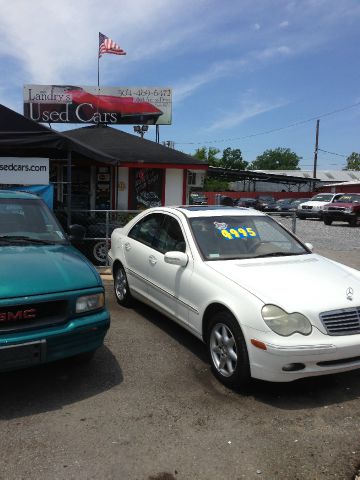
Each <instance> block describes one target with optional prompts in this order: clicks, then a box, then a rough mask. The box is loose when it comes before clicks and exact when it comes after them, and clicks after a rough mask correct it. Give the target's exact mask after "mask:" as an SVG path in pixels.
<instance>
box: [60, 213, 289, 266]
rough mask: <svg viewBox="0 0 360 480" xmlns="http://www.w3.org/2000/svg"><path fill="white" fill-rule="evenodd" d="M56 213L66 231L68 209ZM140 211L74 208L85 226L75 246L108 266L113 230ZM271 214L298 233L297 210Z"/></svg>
mask: <svg viewBox="0 0 360 480" xmlns="http://www.w3.org/2000/svg"><path fill="white" fill-rule="evenodd" d="M54 213H55V215H56V217H57V218H58V220H59V221H60V223H61V225H62V226H63V228H64V229H65V231H66V230H67V213H66V211H65V210H55V211H54ZM138 213H139V211H138V210H72V212H71V223H72V224H73V225H74V224H78V225H82V226H83V227H84V228H85V237H84V239H83V240H82V241H81V242H76V243H75V242H73V245H74V247H76V248H77V249H78V250H80V251H81V252H82V253H83V254H84V255H85V256H86V257H87V258H88V259H89V260H91V261H92V263H93V264H94V265H96V266H98V267H101V266H102V267H106V266H108V263H107V254H108V250H109V248H110V239H111V234H112V232H113V230H114V229H115V228H120V227H123V226H124V225H125V224H126V223H127V222H128V221H129V220H131V219H132V218H133V217H134V216H135V215H137V214H138ZM269 215H271V216H273V217H280V218H281V219H283V218H285V217H286V218H287V219H290V222H288V221H286V222H280V223H285V225H284V226H286V227H287V228H289V229H290V230H292V232H293V233H296V213H295V212H282V213H277V212H269ZM289 223H290V224H289Z"/></svg>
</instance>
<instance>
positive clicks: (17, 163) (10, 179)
mask: <svg viewBox="0 0 360 480" xmlns="http://www.w3.org/2000/svg"><path fill="white" fill-rule="evenodd" d="M0 183H2V184H7V185H48V183H49V159H48V158H18V157H9V158H7V157H1V158H0Z"/></svg>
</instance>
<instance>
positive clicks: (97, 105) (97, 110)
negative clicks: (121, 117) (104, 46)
mask: <svg viewBox="0 0 360 480" xmlns="http://www.w3.org/2000/svg"><path fill="white" fill-rule="evenodd" d="M99 36H100V33H99ZM97 80H98V84H97V86H98V90H97V95H96V99H97V101H96V113H97V114H98V113H99V93H100V41H99V50H98V79H97ZM96 116H97V117H98V115H96ZM98 125H99V124H98Z"/></svg>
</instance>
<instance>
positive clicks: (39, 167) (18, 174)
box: [0, 86, 208, 210]
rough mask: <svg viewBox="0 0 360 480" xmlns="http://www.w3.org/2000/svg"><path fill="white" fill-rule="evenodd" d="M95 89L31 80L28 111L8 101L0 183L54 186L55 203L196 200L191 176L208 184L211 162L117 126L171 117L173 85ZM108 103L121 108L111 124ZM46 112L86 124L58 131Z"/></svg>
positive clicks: (1, 123)
mask: <svg viewBox="0 0 360 480" xmlns="http://www.w3.org/2000/svg"><path fill="white" fill-rule="evenodd" d="M88 90H89V91H87V90H84V87H74V86H65V87H54V86H49V87H48V86H26V87H24V112H25V116H23V115H21V114H19V113H17V112H14V111H12V110H10V109H8V108H7V107H5V106H2V105H0V188H1V186H6V187H9V186H16V185H21V186H25V185H34V184H37V185H38V184H41V185H47V184H49V185H52V186H53V188H54V195H53V204H54V208H55V209H59V208H63V207H64V208H68V209H71V210H78V209H82V210H109V209H116V210H137V209H142V208H147V207H149V206H157V205H176V204H186V203H188V194H189V191H188V188H189V187H188V178H191V180H192V182H194V181H195V183H196V185H198V186H200V187H201V185H202V182H203V179H204V173H205V171H206V170H207V168H208V165H207V164H206V163H204V162H202V161H199V160H197V159H195V158H194V157H192V156H190V155H187V154H184V153H182V152H179V151H177V150H174V149H172V148H168V147H166V146H163V145H161V144H159V143H156V142H152V141H149V140H146V139H144V138H140V137H138V136H135V135H131V134H128V133H125V132H123V131H120V130H118V129H117V128H114V127H115V125H119V124H132V123H134V122H137V123H140V124H143V125H145V124H147V125H154V124H156V126H157V127H158V125H159V124H170V123H171V112H170V113H169V108H170V107H169V105H170V106H171V98H170V99H168V98H165V96H166V95H170V94H171V92H170V89H157V90H156V89H152V90H151V91H150V90H145V89H138V91H129V89H123V90H121V91H120V89H116V91H115V93H114V92H113V90H114V89H109V88H108V89H107V90H105V92H100V94H99V95H94V94H93V92H92V90H91V89H90V88H89V89H88ZM119 92H120V93H119ZM169 92H170V94H169ZM110 94H111V95H110ZM131 94H132V95H133V96H130V95H131ZM150 94H152V95H155V97H156V98H155V100H156V101H154V100H153V98H152V97H151V98H150ZM121 95H122V96H121ZM157 95H158V96H159V97H161V95H163V96H164V97H163V98H157ZM63 97H64V98H63ZM138 97H141V98H138ZM60 100H61V102H63V103H61V102H60ZM75 100H76V101H77V102H78V105H77V106H76V105H75V106H74V102H75ZM150 100H151V102H152V103H151V102H150ZM70 101H72V103H71V102H70ZM64 102H65V103H64ZM66 102H67V103H66ZM81 102H82V103H81ZM101 102H102V103H101ZM154 104H156V106H154ZM106 108H108V109H111V108H113V109H114V112H110V113H111V115H110V114H109V115H108V116H106V119H107V120H108V121H109V123H97V124H93V123H94V118H100V114H101V115H102V117H101V118H105V117H104V115H105V113H106V112H105V113H104V110H105V109H106ZM94 112H95V113H94ZM162 117H164V118H165V120H163V121H162V120H161V118H162ZM45 118H47V119H49V120H52V121H55V123H70V122H71V123H73V122H77V123H81V124H82V126H81V128H76V129H72V130H67V131H63V132H58V131H56V130H54V129H52V128H49V127H47V126H44V125H43V124H42V123H43V122H44V121H45V120H44V119H45ZM68 121H69V122H68ZM194 179H195V180H194ZM21 188H22V187H21Z"/></svg>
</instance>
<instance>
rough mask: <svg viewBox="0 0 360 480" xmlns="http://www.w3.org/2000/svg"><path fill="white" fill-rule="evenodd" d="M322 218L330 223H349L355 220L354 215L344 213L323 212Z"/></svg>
mask: <svg viewBox="0 0 360 480" xmlns="http://www.w3.org/2000/svg"><path fill="white" fill-rule="evenodd" d="M323 218H324V219H327V220H331V221H335V222H336V221H339V222H351V221H352V220H354V218H356V213H345V212H334V211H333V212H326V211H325V212H324V213H323Z"/></svg>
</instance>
